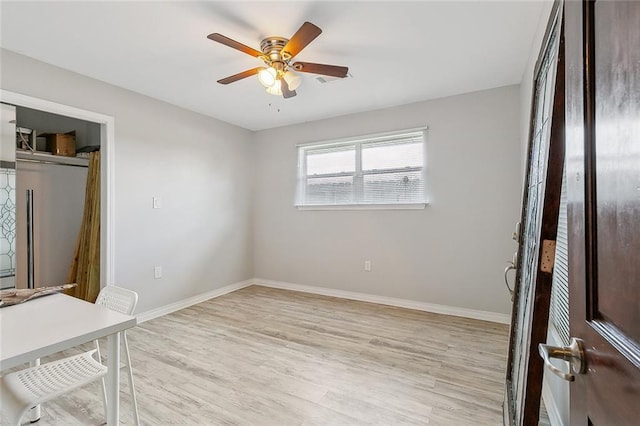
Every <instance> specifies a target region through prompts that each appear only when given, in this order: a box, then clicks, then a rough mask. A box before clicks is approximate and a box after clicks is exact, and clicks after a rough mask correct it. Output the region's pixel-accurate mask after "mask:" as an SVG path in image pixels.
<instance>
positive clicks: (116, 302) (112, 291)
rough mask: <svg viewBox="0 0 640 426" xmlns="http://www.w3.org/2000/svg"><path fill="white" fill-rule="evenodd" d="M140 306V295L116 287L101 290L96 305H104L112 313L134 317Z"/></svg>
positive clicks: (111, 286)
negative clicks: (138, 305) (137, 307)
mask: <svg viewBox="0 0 640 426" xmlns="http://www.w3.org/2000/svg"><path fill="white" fill-rule="evenodd" d="M137 304H138V293H136V292H135V291H133V290H128V289H126V288H122V287H116V286H114V285H108V286H106V287H104V288H103V289H102V290H100V294H98V298H97V299H96V305H102V306H104V307H106V308H109V309H111V310H112V311H116V312H120V313H122V314H127V315H132V314H133V311H134V310H135V309H136V305H137Z"/></svg>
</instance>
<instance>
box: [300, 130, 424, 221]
mask: <svg viewBox="0 0 640 426" xmlns="http://www.w3.org/2000/svg"><path fill="white" fill-rule="evenodd" d="M427 129H428V127H427V126H424V127H418V128H411V129H403V130H397V131H392V132H385V133H375V134H369V135H363V136H358V137H352V138H345V139H334V140H329V141H321V142H309V143H303V144H298V145H296V150H297V157H298V170H297V176H296V177H297V179H296V198H295V206H296V208H297V209H298V210H417V209H424V208H425V207H426V205H427V204H429V202H428V195H427V194H428V191H427ZM418 132H421V133H422V142H423V159H422V164H423V166H422V167H421V168H420V167H413V168H411V169H408V168H398V169H383V170H377V171H363V170H362V145H366V144H368V143H371V142H375V140H376V139H382V138H388V137H389V136H395V135H397V136H401V135H405V134H407V133H418ZM339 146H345V147H351V146H353V147H354V148H355V156H356V158H355V166H356V167H355V170H354V172H340V173H326V174H321V175H313V178H316V179H317V178H323V177H344V176H351V177H353V188H352V191H353V193H354V196H353V199H354V202H353V203H351V204H301V202H302V201H301V200H304V199H305V191H306V189H307V180H308V178H309V176H308V175H307V170H306V161H305V160H306V157H305V155H301V153H302V152H305V151H304V150H305V149H309V148H312V147H314V148H322V147H326V148H336V147H339ZM420 169H422V170H421V171H422V179H423V182H424V194H423V201H419V202H409V203H374V204H365V203H362V196H363V195H364V190H363V186H364V177H365V176H366V175H372V174H377V173H389V172H393V171H407V170H408V171H417V170H420Z"/></svg>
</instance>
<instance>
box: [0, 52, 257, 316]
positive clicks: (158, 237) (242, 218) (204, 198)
mask: <svg viewBox="0 0 640 426" xmlns="http://www.w3.org/2000/svg"><path fill="white" fill-rule="evenodd" d="M132 72H133V71H132ZM0 76H1V80H0V87H1V88H2V89H5V90H9V91H12V92H17V93H21V94H25V95H28V96H33V97H37V98H42V99H46V100H50V101H53V102H58V103H61V104H65V105H70V106H73V107H77V108H82V109H86V110H90V111H94V112H99V113H102V114H106V115H110V116H113V117H114V118H115V191H114V192H115V253H116V255H115V281H116V284H118V285H121V286H125V287H128V288H131V289H133V290H135V291H137V292H138V293H139V295H140V302H139V307H138V312H145V311H147V310H150V309H153V308H157V307H161V306H165V305H167V304H170V303H173V302H176V301H179V300H182V299H185V298H188V297H191V296H194V295H198V294H202V293H204V292H207V291H210V290H214V289H216V288H219V287H222V286H224V285H227V284H232V283H236V282H240V281H244V280H247V279H250V278H252V277H253V247H252V229H251V226H252V222H251V178H250V174H249V173H248V171H249V170H250V168H248V167H247V163H248V162H247V159H248V158H250V156H251V138H252V134H251V132H249V131H247V130H244V129H241V128H238V127H235V126H232V125H230V124H227V123H224V122H221V121H218V120H215V119H212V118H209V117H205V116H203V115H199V114H196V113H193V112H190V111H186V110H184V109H181V108H178V107H175V106H172V105H169V104H167V103H164V102H160V101H157V100H154V99H151V98H148V97H145V96H142V95H139V94H136V93H133V92H130V91H127V90H124V89H121V88H118V87H115V86H112V85H109V84H105V83H103V82H100V81H97V80H94V79H91V78H87V77H84V76H81V75H79V74H75V73H72V72H69V71H66V70H63V69H60V68H57V67H54V66H51V65H48V64H45V63H43V62H39V61H35V60H32V59H30V58H27V57H25V56H22V55H18V54H16V53H13V52H9V51H6V50H2V52H1V74H0ZM215 101H220V100H212V102H215ZM153 196H159V197H161V199H162V208H161V209H159V210H154V209H152V197H153ZM154 265H161V266H162V267H163V274H164V276H163V278H162V279H160V280H154V279H153V267H154Z"/></svg>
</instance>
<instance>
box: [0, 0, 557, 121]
mask: <svg viewBox="0 0 640 426" xmlns="http://www.w3.org/2000/svg"><path fill="white" fill-rule="evenodd" d="M547 1H548V0H547ZM0 8H1V9H0V14H1V25H2V29H1V45H2V47H3V48H6V49H8V50H12V51H14V52H18V53H21V54H24V55H27V56H30V57H33V58H36V59H39V60H41V61H44V62H48V63H51V64H54V65H57V66H59V67H62V68H66V69H68V70H71V71H75V72H77V73H80V74H84V75H87V76H90V77H93V78H96V79H99V80H102V81H106V82H108V83H112V84H115V85H117V86H121V87H124V88H127V89H130V90H133V91H136V92H138V93H142V94H145V95H148V96H151V97H154V98H157V99H161V100H164V101H166V102H170V103H172V104H175V105H178V106H181V107H184V108H187V109H190V110H193V111H197V112H199V113H202V114H206V115H209V116H211V117H215V118H218V119H221V120H224V121H227V122H229V123H233V124H236V125H238V126H242V127H244V128H247V129H251V130H260V129H266V128H271V127H277V126H282V125H287V124H293V123H300V122H304V121H311V120H316V119H320V118H326V117H332V116H337V115H343V114H347V113H353V112H360V111H367V110H374V109H379V108H384V107H389V106H394V105H401V104H406V103H410V102H416V101H422V100H427V99H433V98H438V97H443V96H449V95H454V94H459V93H465V92H471V91H476V90H482V89H488V88H493V87H499V86H505V85H509V84H517V83H519V82H520V80H521V78H522V73H523V72H524V68H525V66H526V62H527V59H528V55H529V52H530V49H531V46H532V42H533V39H534V35H535V31H536V28H537V25H538V20H539V18H540V14H541V11H542V10H543V2H542V1H533V2H528V1H506V2H497V1H468V2H458V1H440V2H434V1H422V2H420V1H414V2H397V1H386V2H379V1H378V2H361V1H360V2H328V1H323V2H317V1H316V2H310V1H295V2H267V1H260V2H240V1H235V2H180V1H173V2H155V1H152V2H150V1H144V2H78V1H73V2H51V1H49V2H25V1H20V2H9V1H5V0H2V3H1V4H0ZM304 21H310V22H312V23H314V24H316V25H317V26H319V27H320V28H322V30H323V33H322V34H321V35H320V36H319V37H318V38H317V39H316V40H315V41H314V42H313V43H311V44H310V45H309V46H307V48H306V49H305V50H304V51H303V52H301V53H300V54H299V55H298V56H297V57H296V59H297V60H301V61H307V62H318V63H326V64H334V65H345V66H348V67H349V71H350V73H351V74H352V75H353V78H352V79H345V80H339V81H336V82H332V83H327V84H320V83H318V82H317V81H315V78H314V77H315V75H313V74H304V81H303V83H302V85H301V86H300V87H299V89H298V90H297V92H298V96H297V97H295V98H291V99H287V100H285V99H283V98H281V97H276V96H273V95H269V94H267V93H266V92H265V91H264V89H263V88H262V86H261V85H260V84H259V83H258V81H257V78H256V77H250V78H247V79H244V80H241V81H239V82H236V83H233V84H230V85H228V86H223V85H220V84H217V83H216V80H218V79H220V78H223V77H227V76H229V75H232V74H236V73H238V72H240V71H244V70H246V69H249V68H254V67H256V66H260V65H261V62H260V60H259V59H256V58H253V57H251V56H249V55H246V54H243V53H241V52H239V51H236V50H234V49H231V48H229V47H226V46H224V45H222V44H218V43H215V42H212V41H210V40H208V39H207V38H206V36H207V35H208V34H210V33H212V32H218V33H222V34H224V35H226V36H228V37H230V38H233V39H235V40H237V41H239V42H241V43H244V44H246V45H248V46H251V47H253V48H255V49H258V50H259V45H260V40H262V39H263V38H264V37H266V36H270V35H278V36H283V37H287V38H288V37H290V36H291V35H293V34H294V33H295V31H296V30H297V29H298V28H299V27H300V25H302V23H303V22H304Z"/></svg>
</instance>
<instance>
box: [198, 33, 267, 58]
mask: <svg viewBox="0 0 640 426" xmlns="http://www.w3.org/2000/svg"><path fill="white" fill-rule="evenodd" d="M207 38H208V39H209V40H213V41H217V42H218V43H222V44H224V45H225V46H229V47H231V48H234V49H236V50H239V51H241V52H244V53H246V54H247V55H251V56H255V57H256V58H259V57H260V56H264V53H262V52H260V51H258V50H256V49H253V48H251V47H249V46H247V45H244V44H242V43H240V42H239V41H235V40H233V39H230V38H229V37H226V36H223V35H222V34H218V33H213V34H209V35H208V36H207Z"/></svg>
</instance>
